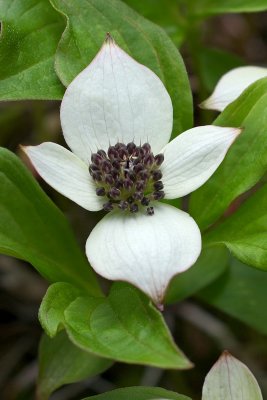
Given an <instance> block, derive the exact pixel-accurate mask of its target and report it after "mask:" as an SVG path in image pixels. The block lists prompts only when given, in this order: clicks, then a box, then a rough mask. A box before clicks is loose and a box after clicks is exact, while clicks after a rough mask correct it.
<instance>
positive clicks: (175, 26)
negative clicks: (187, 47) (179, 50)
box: [123, 0, 185, 46]
mask: <svg viewBox="0 0 267 400" xmlns="http://www.w3.org/2000/svg"><path fill="white" fill-rule="evenodd" d="M123 1H124V3H126V4H128V6H130V7H132V8H133V9H134V10H136V11H137V12H138V13H139V14H141V15H143V16H144V17H145V18H147V19H149V20H150V21H152V22H154V23H155V24H157V25H160V26H161V27H162V28H164V29H165V31H166V33H167V34H168V35H169V36H170V37H171V39H172V40H173V41H174V43H175V44H176V45H178V46H179V45H181V43H182V41H183V39H184V35H185V29H184V21H183V19H182V13H181V11H180V8H179V6H178V4H177V2H176V1H175V0H167V1H166V0H146V1H143V0H123Z"/></svg>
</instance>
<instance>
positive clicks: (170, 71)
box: [50, 0, 192, 134]
mask: <svg viewBox="0 0 267 400" xmlns="http://www.w3.org/2000/svg"><path fill="white" fill-rule="evenodd" d="M50 1H51V3H52V4H53V5H54V7H55V8H56V9H57V10H58V11H59V12H61V13H62V14H63V15H65V16H66V18H67V22H68V23H67V29H66V30H65V32H64V34H63V37H62V39H61V41H60V43H59V47H58V50H57V54H56V71H57V73H58V76H59V78H60V79H61V81H62V82H63V83H64V84H65V85H66V86H67V85H68V84H69V83H70V82H71V81H72V80H73V78H74V77H75V76H76V75H77V74H78V73H79V72H80V71H81V70H82V69H84V68H85V67H86V66H87V65H88V64H89V63H90V62H91V61H92V59H93V57H94V56H95V55H96V54H97V52H98V51H99V49H100V47H101V46H102V44H103V41H104V38H105V35H106V32H110V33H111V34H112V35H113V37H114V39H115V40H116V41H117V43H118V44H119V46H121V47H122V48H123V49H124V50H125V51H126V52H127V53H129V54H130V55H131V56H132V57H133V58H135V59H136V60H137V61H139V62H140V63H142V64H145V65H146V66H147V67H149V68H150V69H152V70H153V71H154V72H155V73H156V74H157V75H158V76H159V77H160V79H161V80H162V81H163V83H164V85H165V86H166V88H167V90H168V92H169V94H170V96H171V98H172V102H173V107H174V134H178V133H179V132H182V131H183V130H186V129H188V128H190V127H191V126H192V98H191V90H190V87H189V82H188V77H187V74H186V70H185V67H184V64H183V61H182V58H181V56H180V54H179V52H178V50H177V49H176V47H175V45H174V44H173V43H172V41H171V40H170V38H169V37H168V35H167V34H166V33H165V32H164V30H162V29H161V28H160V27H158V26H157V25H154V24H153V23H152V22H150V21H148V20H146V19H145V18H143V17H141V16H140V15H139V14H137V13H136V12H135V11H134V10H132V9H131V8H130V7H128V6H127V5H126V4H124V3H122V2H121V1H120V0H109V1H106V0H64V1H63V0H50Z"/></svg>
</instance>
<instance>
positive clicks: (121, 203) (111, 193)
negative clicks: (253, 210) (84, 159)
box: [89, 142, 165, 215]
mask: <svg viewBox="0 0 267 400" xmlns="http://www.w3.org/2000/svg"><path fill="white" fill-rule="evenodd" d="M163 160H164V155H163V154H157V155H156V156H154V154H153V153H152V151H151V146H150V144H149V143H144V144H143V145H142V146H137V145H136V144H135V143H133V142H130V143H128V144H127V145H125V144H123V143H116V144H115V145H114V146H110V147H109V148H108V151H107V152H105V151H104V150H101V149H100V150H98V151H97V152H96V153H93V154H92V155H91V164H90V165H89V173H90V175H91V176H92V178H93V180H94V182H95V184H96V194H97V196H103V197H106V199H107V201H106V202H105V203H104V205H103V209H104V210H105V211H107V212H109V211H112V210H114V209H119V210H122V211H129V212H130V213H137V212H138V211H142V210H143V212H144V213H146V214H147V215H153V214H154V208H153V207H152V206H151V205H150V202H151V201H152V202H153V201H157V200H161V199H163V198H164V195H165V194H164V191H163V188H164V187H163V186H164V185H163V182H162V181H161V178H162V172H161V170H160V168H159V167H160V165H161V164H162V162H163Z"/></svg>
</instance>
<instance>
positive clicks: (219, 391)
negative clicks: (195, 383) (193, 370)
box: [202, 351, 263, 400]
mask: <svg viewBox="0 0 267 400" xmlns="http://www.w3.org/2000/svg"><path fill="white" fill-rule="evenodd" d="M202 400H263V398H262V394H261V390H260V388H259V385H258V383H257V381H256V379H255V377H254V376H253V375H252V373H251V372H250V370H249V369H248V368H247V367H246V365H245V364H243V363H242V362H241V361H239V360H237V359H236V358H235V357H233V356H232V355H231V354H230V353H228V352H227V351H225V352H224V353H223V354H222V355H221V357H220V358H219V360H218V361H217V362H216V363H215V364H214V366H213V367H212V369H211V370H210V372H209V373H208V375H207V376H206V379H205V382H204V386H203V392H202Z"/></svg>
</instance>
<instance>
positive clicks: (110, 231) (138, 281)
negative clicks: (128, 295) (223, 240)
mask: <svg viewBox="0 0 267 400" xmlns="http://www.w3.org/2000/svg"><path fill="white" fill-rule="evenodd" d="M154 210H155V214H154V215H153V216H148V215H144V214H141V213H136V214H129V213H121V212H111V213H109V214H108V215H106V216H105V217H104V218H103V219H102V220H101V221H100V222H99V223H98V224H97V225H96V227H95V228H94V229H93V231H92V232H91V234H90V236H89V238H88V240H87V243H86V254H87V257H88V259H89V262H90V263H91V265H92V267H93V268H94V270H95V271H96V272H98V273H99V274H100V275H102V276H103V277H105V278H107V279H111V280H122V281H128V282H130V283H132V284H133V285H135V286H137V287H138V288H139V289H141V290H142V291H143V292H145V293H146V294H147V295H148V296H149V297H151V298H152V300H153V301H154V302H155V304H162V301H163V297H164V294H165V291H166V288H167V286H168V283H169V281H170V280H171V278H172V277H173V276H174V275H176V274H178V273H180V272H183V271H185V270H187V269H188V268H189V267H191V266H192V265H193V264H194V263H195V261H196V260H197V258H198V256H199V253H200V250H201V235H200V231H199V228H198V226H197V224H196V222H195V221H194V220H193V218H191V217H190V215H189V214H187V213H185V212H184V211H181V210H178V209H177V208H175V207H173V206H170V205H167V204H161V203H158V204H157V205H155V207H154Z"/></svg>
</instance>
